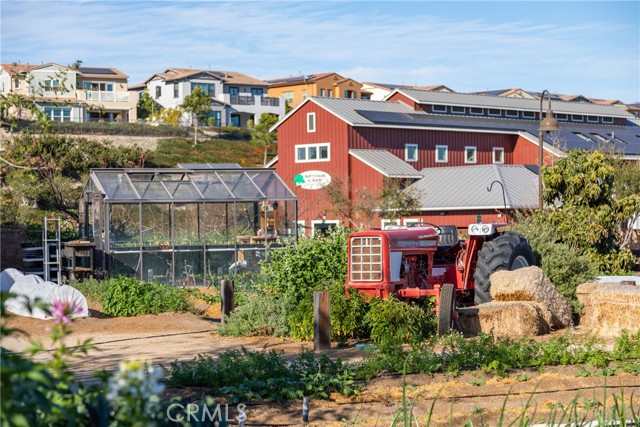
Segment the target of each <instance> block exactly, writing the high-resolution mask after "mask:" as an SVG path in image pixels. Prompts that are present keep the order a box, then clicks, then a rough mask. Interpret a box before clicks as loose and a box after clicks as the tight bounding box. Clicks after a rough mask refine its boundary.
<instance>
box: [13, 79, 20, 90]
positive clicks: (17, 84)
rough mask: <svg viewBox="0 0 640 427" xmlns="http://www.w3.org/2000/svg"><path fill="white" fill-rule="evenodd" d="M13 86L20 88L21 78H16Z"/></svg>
mask: <svg viewBox="0 0 640 427" xmlns="http://www.w3.org/2000/svg"><path fill="white" fill-rule="evenodd" d="M13 87H14V88H15V89H20V80H19V79H14V80H13Z"/></svg>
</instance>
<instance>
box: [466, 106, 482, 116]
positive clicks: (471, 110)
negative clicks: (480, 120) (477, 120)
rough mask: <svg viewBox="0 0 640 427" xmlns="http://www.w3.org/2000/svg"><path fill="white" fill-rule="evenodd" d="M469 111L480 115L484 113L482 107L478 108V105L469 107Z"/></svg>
mask: <svg viewBox="0 0 640 427" xmlns="http://www.w3.org/2000/svg"><path fill="white" fill-rule="evenodd" d="M469 112H470V113H471V114H473V115H474V116H481V115H483V114H484V109H483V108H478V107H471V108H469Z"/></svg>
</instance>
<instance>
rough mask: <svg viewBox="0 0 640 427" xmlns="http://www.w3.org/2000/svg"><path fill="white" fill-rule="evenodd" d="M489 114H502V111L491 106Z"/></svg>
mask: <svg viewBox="0 0 640 427" xmlns="http://www.w3.org/2000/svg"><path fill="white" fill-rule="evenodd" d="M489 115H490V116H498V117H499V116H501V115H502V111H501V110H499V109H497V108H489Z"/></svg>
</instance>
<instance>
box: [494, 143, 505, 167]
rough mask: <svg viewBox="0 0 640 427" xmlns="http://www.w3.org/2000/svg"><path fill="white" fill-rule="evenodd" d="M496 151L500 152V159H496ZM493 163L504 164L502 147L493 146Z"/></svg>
mask: <svg viewBox="0 0 640 427" xmlns="http://www.w3.org/2000/svg"><path fill="white" fill-rule="evenodd" d="M496 153H501V154H500V161H497V160H496ZM492 159H493V163H494V164H496V165H503V164H504V147H493V157H492Z"/></svg>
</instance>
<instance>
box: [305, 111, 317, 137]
mask: <svg viewBox="0 0 640 427" xmlns="http://www.w3.org/2000/svg"><path fill="white" fill-rule="evenodd" d="M315 131H316V113H307V132H309V133H312V132H315Z"/></svg>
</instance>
